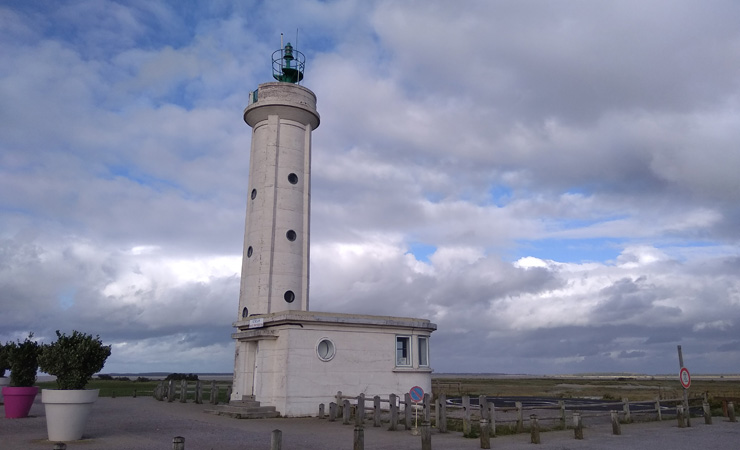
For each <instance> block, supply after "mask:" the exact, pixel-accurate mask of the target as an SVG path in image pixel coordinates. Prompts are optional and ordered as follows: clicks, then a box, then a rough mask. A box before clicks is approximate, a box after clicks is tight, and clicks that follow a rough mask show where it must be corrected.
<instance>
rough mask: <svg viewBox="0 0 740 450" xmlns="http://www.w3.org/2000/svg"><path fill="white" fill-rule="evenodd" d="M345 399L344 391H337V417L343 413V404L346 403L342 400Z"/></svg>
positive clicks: (335, 397)
mask: <svg viewBox="0 0 740 450" xmlns="http://www.w3.org/2000/svg"><path fill="white" fill-rule="evenodd" d="M343 400H344V399H343V398H342V391H337V395H335V396H334V401H335V402H336V404H337V417H339V415H340V414H342V405H343V404H344V403H343V402H342V401H343Z"/></svg>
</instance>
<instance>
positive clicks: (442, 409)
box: [437, 394, 447, 433]
mask: <svg viewBox="0 0 740 450" xmlns="http://www.w3.org/2000/svg"><path fill="white" fill-rule="evenodd" d="M437 404H438V405H439V422H437V429H438V430H439V432H440V433H447V396H446V395H444V394H439V398H438V399H437Z"/></svg>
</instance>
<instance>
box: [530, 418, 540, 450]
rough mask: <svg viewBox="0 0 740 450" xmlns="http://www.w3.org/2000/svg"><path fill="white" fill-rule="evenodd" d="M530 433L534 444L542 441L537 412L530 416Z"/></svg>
mask: <svg viewBox="0 0 740 450" xmlns="http://www.w3.org/2000/svg"><path fill="white" fill-rule="evenodd" d="M529 434H530V436H531V440H532V443H533V444H539V443H540V423H539V421H538V420H537V414H532V415H531V416H529Z"/></svg>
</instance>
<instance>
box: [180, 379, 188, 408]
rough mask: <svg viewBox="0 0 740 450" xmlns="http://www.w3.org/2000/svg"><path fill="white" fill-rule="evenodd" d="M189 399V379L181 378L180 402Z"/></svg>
mask: <svg viewBox="0 0 740 450" xmlns="http://www.w3.org/2000/svg"><path fill="white" fill-rule="evenodd" d="M187 401H188V380H180V403H185V402H187Z"/></svg>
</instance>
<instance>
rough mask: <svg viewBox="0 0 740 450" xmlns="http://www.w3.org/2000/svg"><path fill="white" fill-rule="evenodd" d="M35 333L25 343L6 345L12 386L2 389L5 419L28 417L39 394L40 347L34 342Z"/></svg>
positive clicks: (9, 343)
mask: <svg viewBox="0 0 740 450" xmlns="http://www.w3.org/2000/svg"><path fill="white" fill-rule="evenodd" d="M32 339H33V333H29V334H28V337H27V338H26V339H25V340H24V341H23V342H21V341H18V342H8V343H7V344H5V354H6V357H7V361H8V366H9V367H10V386H5V387H4V388H3V389H2V393H3V401H4V402H5V417H7V418H9V419H18V418H22V417H28V412H29V411H30V410H31V405H33V400H34V399H35V398H36V394H38V392H39V388H38V387H37V386H34V383H36V371H37V370H38V368H39V363H38V356H39V349H40V345H39V344H38V343H37V342H36V341H33V340H32Z"/></svg>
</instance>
